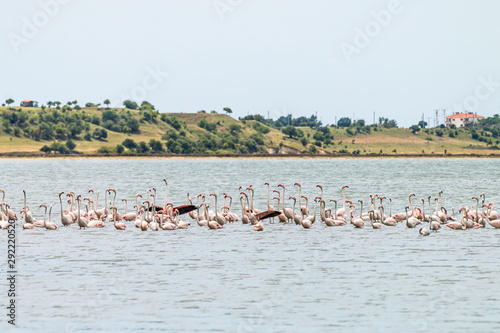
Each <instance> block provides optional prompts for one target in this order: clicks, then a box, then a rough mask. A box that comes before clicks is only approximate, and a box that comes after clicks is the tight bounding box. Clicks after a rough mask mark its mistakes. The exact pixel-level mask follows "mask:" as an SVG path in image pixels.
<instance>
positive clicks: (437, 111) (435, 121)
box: [434, 109, 439, 127]
mask: <svg viewBox="0 0 500 333" xmlns="http://www.w3.org/2000/svg"><path fill="white" fill-rule="evenodd" d="M434 111H436V119H435V120H434V127H438V126H439V110H437V109H436V110H434Z"/></svg>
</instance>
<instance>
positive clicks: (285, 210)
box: [278, 184, 293, 222]
mask: <svg viewBox="0 0 500 333" xmlns="http://www.w3.org/2000/svg"><path fill="white" fill-rule="evenodd" d="M278 187H282V188H283V211H282V213H283V214H285V216H286V218H287V220H288V221H289V222H290V220H292V219H293V212H292V210H291V209H290V208H285V185H283V184H279V185H278Z"/></svg>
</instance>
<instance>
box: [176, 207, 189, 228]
mask: <svg viewBox="0 0 500 333" xmlns="http://www.w3.org/2000/svg"><path fill="white" fill-rule="evenodd" d="M174 215H175V225H176V226H177V228H178V229H187V227H189V226H190V223H189V222H184V221H179V211H178V210H176V211H175V213H174Z"/></svg>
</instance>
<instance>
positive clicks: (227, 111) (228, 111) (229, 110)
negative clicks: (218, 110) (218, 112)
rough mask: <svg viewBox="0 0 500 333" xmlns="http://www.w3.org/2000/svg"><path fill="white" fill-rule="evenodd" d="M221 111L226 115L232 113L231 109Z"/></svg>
mask: <svg viewBox="0 0 500 333" xmlns="http://www.w3.org/2000/svg"><path fill="white" fill-rule="evenodd" d="M223 110H224V112H225V113H226V114H227V115H229V114H231V113H233V110H231V108H224V109H223Z"/></svg>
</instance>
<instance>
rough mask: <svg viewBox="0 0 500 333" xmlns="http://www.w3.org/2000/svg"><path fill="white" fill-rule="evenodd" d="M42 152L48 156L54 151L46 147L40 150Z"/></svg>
mask: <svg viewBox="0 0 500 333" xmlns="http://www.w3.org/2000/svg"><path fill="white" fill-rule="evenodd" d="M40 151H42V152H44V153H45V154H48V153H50V152H51V151H52V149H51V148H50V147H49V146H47V145H45V146H43V147H42V148H40Z"/></svg>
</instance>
